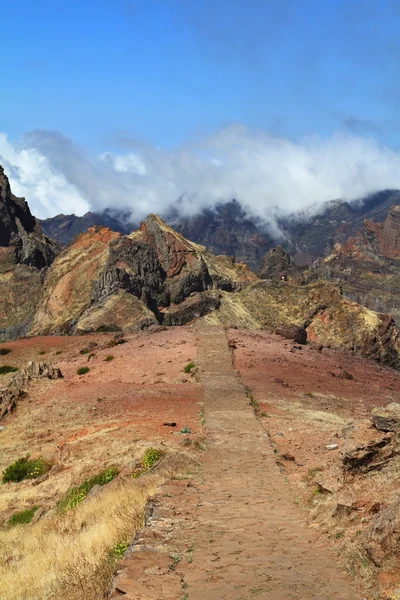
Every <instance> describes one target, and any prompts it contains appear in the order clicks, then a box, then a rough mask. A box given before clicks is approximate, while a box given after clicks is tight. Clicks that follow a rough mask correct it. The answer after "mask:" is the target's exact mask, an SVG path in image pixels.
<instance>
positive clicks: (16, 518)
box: [8, 506, 39, 527]
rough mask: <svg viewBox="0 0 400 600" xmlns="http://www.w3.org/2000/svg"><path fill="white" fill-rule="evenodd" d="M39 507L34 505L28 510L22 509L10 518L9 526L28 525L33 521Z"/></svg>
mask: <svg viewBox="0 0 400 600" xmlns="http://www.w3.org/2000/svg"><path fill="white" fill-rule="evenodd" d="M38 508H39V507H38V506H32V508H28V509H27V510H21V511H20V512H16V513H14V514H13V515H12V516H11V517H10V518H9V519H8V524H9V526H10V527H14V525H27V524H28V523H30V522H31V521H32V519H33V515H34V514H35V512H36V511H37V509H38Z"/></svg>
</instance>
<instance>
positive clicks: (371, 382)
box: [111, 322, 400, 600]
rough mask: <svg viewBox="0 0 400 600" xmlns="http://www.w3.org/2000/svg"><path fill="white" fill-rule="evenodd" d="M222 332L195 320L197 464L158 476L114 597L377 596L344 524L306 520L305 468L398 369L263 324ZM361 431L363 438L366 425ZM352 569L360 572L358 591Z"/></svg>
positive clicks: (397, 385)
mask: <svg viewBox="0 0 400 600" xmlns="http://www.w3.org/2000/svg"><path fill="white" fill-rule="evenodd" d="M227 337H228V343H227V339H226V337H225V333H224V332H223V330H222V329H220V328H211V327H206V326H205V325H204V322H203V324H200V329H199V341H198V366H199V368H200V370H199V377H200V383H201V384H202V386H203V389H204V416H205V432H206V440H207V451H206V453H205V454H204V456H203V460H202V464H203V469H202V474H201V476H200V477H198V476H194V477H193V478H191V479H189V480H185V481H180V482H171V484H168V485H167V486H164V487H163V488H161V490H160V493H159V494H158V495H157V497H156V499H155V505H154V512H153V514H152V516H151V518H150V519H149V522H148V526H147V527H146V528H145V529H144V530H142V531H141V532H140V533H139V535H138V537H137V538H136V541H135V542H134V544H133V545H132V547H131V550H130V552H129V553H127V555H126V557H125V558H124V559H123V560H122V561H121V562H120V563H119V565H118V567H117V573H118V575H117V577H116V579H115V582H114V591H113V593H112V595H111V597H112V598H122V597H124V598H127V599H130V598H131V599H134V598H135V599H136V598H141V599H143V600H150V598H151V599H153V600H154V599H157V600H161V599H163V598H168V599H171V600H181V598H185V599H188V600H191V599H193V600H196V599H199V600H200V599H207V600H212V599H214V598H215V599H218V600H222V599H224V598H226V599H227V600H228V599H235V600H239V599H243V600H244V599H246V600H247V599H248V598H252V597H259V598H271V599H272V598H273V599H279V600H281V599H282V600H284V599H294V598H302V599H303V600H306V599H308V598H315V599H321V598H330V599H332V600H333V599H340V598H343V599H347V600H350V599H351V598H354V599H356V598H361V597H365V595H366V594H368V598H372V597H374V598H377V597H378V596H376V595H374V594H375V592H376V590H377V588H376V587H375V588H373V589H371V588H369V591H368V590H366V588H368V584H369V583H370V581H369V580H368V581H366V579H362V578H361V577H359V576H358V575H359V574H358V573H355V569H354V568H353V569H351V568H349V565H348V564H347V563H346V559H348V554H347V555H345V554H344V553H343V552H342V548H341V546H340V543H341V536H337V537H336V535H335V534H336V533H337V531H338V530H337V524H332V523H329V527H328V526H327V524H326V523H325V524H324V526H322V525H321V526H320V524H319V523H318V522H316V520H315V518H314V519H313V518H311V519H310V521H308V520H307V513H306V512H305V511H304V510H303V509H301V508H300V507H299V505H301V504H303V502H308V500H309V498H308V496H310V494H311V490H310V489H308V496H307V493H306V491H305V490H303V489H302V487H304V488H305V487H306V484H303V479H302V478H303V477H304V476H306V475H307V474H309V472H310V470H312V469H314V468H315V465H319V466H320V464H321V461H324V460H325V463H326V462H329V457H332V451H328V450H327V449H326V447H325V446H326V445H328V444H329V443H330V442H332V441H338V440H337V438H336V437H335V433H336V432H337V430H338V427H339V428H340V427H341V426H343V425H345V424H346V423H347V422H348V420H349V418H351V417H353V418H354V417H364V416H367V415H368V414H369V410H370V408H371V406H373V405H375V404H377V405H378V404H386V403H387V402H388V401H390V400H391V399H392V398H393V396H395V395H396V393H397V392H398V390H399V389H400V376H399V375H398V374H397V373H396V372H394V371H392V370H390V369H382V368H380V367H378V366H377V365H374V364H371V363H370V362H368V361H366V360H365V359H361V358H358V357H353V356H351V355H350V353H349V354H348V355H346V354H342V353H339V352H336V351H331V350H322V352H320V351H319V349H318V348H317V349H310V348H309V347H306V348H304V349H302V350H299V349H295V350H294V351H293V346H296V344H293V343H292V342H288V341H286V340H282V338H279V337H278V336H275V335H272V334H268V333H265V332H248V331H240V330H230V331H229V332H228V335H227ZM230 349H231V350H233V352H234V355H235V366H236V368H237V369H238V371H239V372H240V374H241V379H239V378H238V377H237V372H235V370H234V368H233V366H232V355H231V350H230ZM330 371H331V372H332V373H334V376H333V375H331V373H330ZM351 376H353V379H351V378H350V377H351ZM241 380H242V381H243V382H244V383H245V384H246V385H249V386H251V387H252V392H253V393H254V396H252V394H251V393H250V390H249V389H248V390H247V393H246V389H245V388H244V387H243V384H242V382H241ZM382 388H383V389H384V390H385V391H384V394H387V398H384V397H383V394H382ZM314 393H316V398H315V399H314ZM364 395H366V396H367V400H366V402H364ZM249 405H250V406H249ZM336 408H337V410H336ZM253 409H255V410H253ZM263 411H268V413H264V412H263ZM363 435H364V437H363V439H364V441H366V440H367V439H368V431H364V432H363ZM369 437H372V435H370V436H369ZM276 439H277V440H278V442H276V443H275V440H276ZM270 440H271V441H270ZM339 442H340V440H339ZM278 443H279V446H278ZM275 451H277V452H278V454H277V455H276V454H275ZM335 452H336V451H335ZM289 453H291V454H289ZM283 456H285V457H286V460H287V461H288V464H289V467H288V469H287V471H286V470H285V472H283V471H282V469H283V465H282V463H284V462H285V458H283ZM324 457H325V458H324ZM326 457H328V458H326ZM292 465H293V468H291V466H292ZM280 469H281V470H280ZM285 473H286V474H287V475H289V481H287V480H286V478H285ZM290 481H292V482H293V483H290ZM311 481H312V480H310V482H309V483H308V484H307V485H308V487H309V488H310V487H311V485H312V484H311ZM392 484H393V482H392ZM312 489H314V486H313V488H312ZM376 491H377V493H378V490H376ZM379 492H382V488H380V489H379ZM361 514H362V515H365V514H368V513H367V512H366V511H365V513H364V512H362V513H361ZM361 514H360V516H359V515H358V521H357V523H359V521H360V520H361ZM312 516H313V515H312V513H311V517H312ZM321 520H322V517H321ZM345 522H346V521H345ZM346 525H347V522H346ZM338 558H339V562H338ZM346 571H347V573H351V574H353V575H356V576H355V577H353V581H352V585H355V587H356V588H357V587H358V589H359V591H360V595H357V592H356V591H355V589H354V590H353V589H352V587H351V582H350V581H349V580H346V577H345V572H346ZM392 575H393V574H392ZM375 579H376V580H378V581H379V583H380V584H381V590H382V592H384V590H385V589H389V588H388V586H387V585H386V584H387V582H388V581H389V582H390V586H391V587H390V586H389V587H390V589H391V590H393V587H394V583H395V581H398V579H397V580H396V578H393V576H392V577H391V578H390V577H389V574H387V573H386V574H383V573H381V574H377V573H375ZM385 585H386V587H385ZM380 597H381V598H384V597H385V598H389V597H393V598H395V597H396V596H384V595H382V596H380Z"/></svg>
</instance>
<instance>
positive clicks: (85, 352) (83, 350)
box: [79, 348, 90, 354]
mask: <svg viewBox="0 0 400 600" xmlns="http://www.w3.org/2000/svg"><path fill="white" fill-rule="evenodd" d="M89 352H90V349H89V348H82V350H79V354H89Z"/></svg>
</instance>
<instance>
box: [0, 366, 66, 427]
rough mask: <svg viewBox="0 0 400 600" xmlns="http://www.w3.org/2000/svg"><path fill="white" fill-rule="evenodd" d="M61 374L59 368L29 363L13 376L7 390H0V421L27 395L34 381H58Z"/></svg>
mask: <svg viewBox="0 0 400 600" xmlns="http://www.w3.org/2000/svg"><path fill="white" fill-rule="evenodd" d="M61 377H62V373H61V371H60V369H59V368H57V367H53V366H51V365H47V364H45V363H43V362H39V363H36V362H33V361H30V362H28V364H27V365H26V367H24V368H23V369H21V371H19V372H18V373H17V374H16V375H14V376H13V377H12V379H11V381H10V383H9V385H8V386H7V388H5V389H3V390H0V419H3V418H4V417H6V416H7V415H9V414H11V413H12V412H13V410H14V409H15V408H16V406H17V403H18V401H19V400H21V399H22V398H24V397H25V396H26V394H27V390H28V388H29V384H30V382H31V381H32V380H34V379H41V378H44V379H60V378H61Z"/></svg>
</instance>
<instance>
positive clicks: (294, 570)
mask: <svg viewBox="0 0 400 600" xmlns="http://www.w3.org/2000/svg"><path fill="white" fill-rule="evenodd" d="M198 362H199V364H200V367H201V370H200V372H201V383H202V385H203V388H204V407H205V417H206V431H207V447H208V451H207V452H206V453H205V458H204V470H203V483H202V484H201V486H200V504H199V506H198V507H197V514H196V523H197V531H196V533H195V534H194V550H193V562H192V563H191V564H190V565H189V568H188V569H187V571H186V573H185V580H186V582H187V584H188V588H187V592H188V596H187V598H188V599H189V600H248V599H250V598H257V600H360V596H358V595H357V594H356V593H355V592H354V591H353V590H352V589H351V587H350V586H349V583H348V582H347V581H346V579H345V577H344V574H343V573H342V572H341V571H339V569H338V567H337V566H336V564H335V557H334V555H333V553H332V554H331V553H330V551H329V550H328V549H326V548H323V547H318V546H317V545H316V541H315V538H314V537H313V536H312V535H311V533H310V531H309V529H308V527H307V525H306V523H305V517H304V514H303V513H302V512H301V510H300V509H299V508H298V507H297V506H296V505H295V503H294V498H293V497H292V494H291V490H290V487H289V486H288V484H287V483H286V481H285V478H284V475H283V474H282V473H281V472H280V471H279V468H278V466H277V464H276V461H275V458H274V451H273V448H272V446H271V444H270V442H269V438H268V436H267V435H266V434H265V432H263V430H262V428H261V425H260V424H259V423H258V421H257V419H256V418H255V415H254V411H253V409H252V407H251V406H250V405H249V400H248V398H247V396H246V392H245V389H244V387H243V385H242V383H241V381H240V379H239V377H238V375H237V373H236V371H235V369H234V367H233V364H232V354H231V351H230V349H229V347H228V343H227V339H226V335H225V332H224V330H223V329H222V328H217V327H207V326H205V325H204V324H203V323H200V324H199V348H198Z"/></svg>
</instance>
